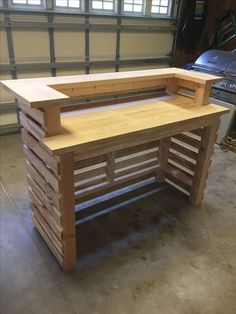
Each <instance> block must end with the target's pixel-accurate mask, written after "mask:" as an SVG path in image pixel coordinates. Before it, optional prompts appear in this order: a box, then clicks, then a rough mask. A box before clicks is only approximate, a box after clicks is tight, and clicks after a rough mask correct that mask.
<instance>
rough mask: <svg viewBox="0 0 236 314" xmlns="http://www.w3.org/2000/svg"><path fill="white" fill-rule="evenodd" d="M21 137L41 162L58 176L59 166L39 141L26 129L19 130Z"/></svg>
mask: <svg viewBox="0 0 236 314" xmlns="http://www.w3.org/2000/svg"><path fill="white" fill-rule="evenodd" d="M21 136H22V140H23V142H24V143H25V144H26V145H27V147H28V148H30V149H31V150H32V151H33V152H34V153H35V154H36V155H37V156H38V157H39V158H40V159H41V160H43V161H44V163H45V164H46V166H47V167H48V168H49V169H51V170H53V172H54V173H55V174H56V175H58V174H59V165H58V160H57V158H56V157H54V156H52V155H51V154H49V153H48V152H47V151H46V150H45V149H44V148H43V147H42V145H41V143H40V142H39V141H37V140H36V139H35V138H34V137H33V136H32V135H31V134H30V133H29V132H27V131H26V129H24V128H23V129H22V130H21Z"/></svg>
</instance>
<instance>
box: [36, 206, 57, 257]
mask: <svg viewBox="0 0 236 314" xmlns="http://www.w3.org/2000/svg"><path fill="white" fill-rule="evenodd" d="M31 208H32V212H33V213H34V216H35V217H36V218H37V220H38V222H39V223H40V225H41V227H42V229H43V230H44V232H45V233H46V234H47V236H48V237H49V239H50V240H51V242H52V243H53V244H54V246H55V248H56V249H57V251H58V252H59V253H60V254H61V255H63V244H62V241H60V240H59V239H58V238H57V236H56V235H55V233H54V232H53V230H52V228H51V227H50V226H49V224H48V222H47V221H46V220H45V218H44V217H43V216H42V214H41V213H40V211H39V210H38V208H37V207H36V206H35V205H34V203H32V204H31Z"/></svg>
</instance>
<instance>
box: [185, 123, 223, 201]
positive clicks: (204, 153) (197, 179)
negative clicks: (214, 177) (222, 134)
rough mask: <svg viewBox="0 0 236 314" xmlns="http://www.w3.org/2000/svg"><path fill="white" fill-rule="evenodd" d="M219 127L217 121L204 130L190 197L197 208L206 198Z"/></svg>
mask: <svg viewBox="0 0 236 314" xmlns="http://www.w3.org/2000/svg"><path fill="white" fill-rule="evenodd" d="M218 127H219V121H216V122H215V123H214V124H212V125H210V126H208V127H205V128H204V130H203V134H202V139H201V143H200V148H199V153H198V157H197V161H196V168H195V172H194V177H193V182H192V188H191V191H190V196H189V200H190V202H191V203H192V204H193V205H195V206H198V205H200V204H201V201H202V199H203V196H204V190H205V185H206V179H207V176H208V168H209V166H210V163H211V156H212V153H213V151H214V144H215V140H216V131H217V129H218Z"/></svg>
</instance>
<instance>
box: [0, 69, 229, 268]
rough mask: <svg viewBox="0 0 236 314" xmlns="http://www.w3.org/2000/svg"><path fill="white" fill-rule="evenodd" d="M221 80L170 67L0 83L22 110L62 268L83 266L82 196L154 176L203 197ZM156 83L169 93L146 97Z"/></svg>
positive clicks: (38, 208) (43, 228)
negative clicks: (213, 97) (79, 259)
mask: <svg viewBox="0 0 236 314" xmlns="http://www.w3.org/2000/svg"><path fill="white" fill-rule="evenodd" d="M218 80H220V78H218V77H215V76H211V75H206V74H199V73H195V72H189V71H185V70H181V69H176V68H168V69H157V70H147V71H134V72H121V73H107V74H95V75H92V74H91V75H80V76H68V77H54V78H37V79H22V80H9V81H2V82H1V84H2V86H4V87H5V88H6V89H7V90H8V91H9V92H10V93H11V94H12V95H14V97H16V98H17V101H18V103H19V106H20V108H21V112H20V121H21V125H22V140H23V146H24V153H25V159H26V168H27V178H28V184H29V194H30V199H31V209H32V217H33V222H34V224H35V226H36V228H37V229H38V231H39V232H40V234H41V235H42V237H43V238H44V240H45V241H46V243H47V244H48V246H49V248H50V249H51V251H52V253H53V254H54V256H55V257H56V259H57V260H58V262H59V263H60V264H61V266H62V267H63V269H64V270H68V269H71V268H73V267H75V265H76V214H75V207H76V206H78V205H79V204H82V203H83V202H86V201H88V200H91V199H94V198H95V197H98V196H102V195H104V194H107V193H109V192H111V191H116V190H118V189H121V188H124V187H128V186H130V185H132V184H134V183H137V182H141V181H143V180H145V179H148V178H155V180H157V181H158V182H159V183H164V182H167V183H170V184H172V185H174V186H176V187H178V188H179V189H181V190H182V191H183V192H185V193H186V194H187V195H188V196H189V201H190V202H191V203H192V204H193V205H199V204H200V203H201V201H202V199H203V193H204V189H205V182H206V179H207V173H208V168H209V166H210V161H211V155H212V152H213V147H214V143H215V138H216V131H217V128H218V125H219V119H220V116H221V115H222V114H224V113H225V112H227V109H225V108H223V107H220V106H217V105H214V104H209V103H208V99H209V95H210V91H211V84H212V83H213V82H216V81H218ZM159 89H163V90H166V95H165V96H162V97H157V96H155V97H151V98H150V97H146V99H145V93H147V92H148V91H152V93H154V92H155V91H156V90H159ZM180 89H187V90H191V91H192V95H193V96H192V97H190V96H184V95H183V94H181V93H180ZM138 92H143V95H144V96H142V97H141V98H138V97H136V100H134V97H133V98H132V97H129V98H128V97H126V98H125V97H123V101H121V100H120V103H119V101H115V100H114V102H112V101H110V102H106V101H104V102H103V103H102V106H101V104H100V106H98V105H96V106H95V108H94V107H93V106H91V102H90V103H88V105H87V106H83V110H80V108H81V107H80V106H77V107H75V106H72V105H71V106H70V104H71V102H72V101H73V99H79V100H82V99H84V100H86V99H90V100H91V99H101V97H103V99H104V97H108V96H114V97H118V96H119V95H127V94H130V93H138ZM147 94H148V93H147ZM63 108H64V109H63ZM65 108H67V109H66V111H68V110H69V109H70V108H71V111H70V112H67V113H62V111H65ZM68 108H69V109H68ZM75 109H76V110H75Z"/></svg>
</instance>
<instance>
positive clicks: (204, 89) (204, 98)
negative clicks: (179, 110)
mask: <svg viewBox="0 0 236 314" xmlns="http://www.w3.org/2000/svg"><path fill="white" fill-rule="evenodd" d="M210 94H211V84H209V83H208V84H207V83H206V84H205V85H203V84H196V95H195V103H196V104H197V105H200V106H201V105H207V104H208V103H209V97H210Z"/></svg>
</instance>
